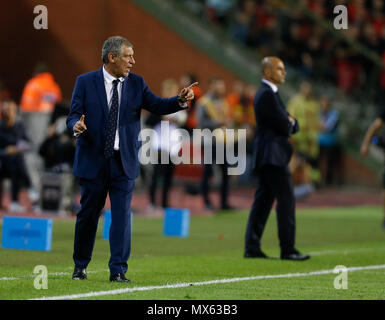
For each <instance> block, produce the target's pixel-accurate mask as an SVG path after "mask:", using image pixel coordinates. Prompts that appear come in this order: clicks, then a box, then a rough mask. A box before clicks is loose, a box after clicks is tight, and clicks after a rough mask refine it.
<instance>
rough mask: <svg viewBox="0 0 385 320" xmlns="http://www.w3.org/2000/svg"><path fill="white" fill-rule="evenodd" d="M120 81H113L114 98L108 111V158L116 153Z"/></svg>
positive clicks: (105, 147) (106, 151)
mask: <svg viewBox="0 0 385 320" xmlns="http://www.w3.org/2000/svg"><path fill="white" fill-rule="evenodd" d="M118 83H119V80H114V81H112V85H113V88H112V98H111V107H110V112H109V113H108V125H107V136H106V143H105V145H104V156H105V157H106V158H107V159H108V158H111V157H112V156H113V154H114V143H115V134H116V127H117V125H118V109H119V96H118Z"/></svg>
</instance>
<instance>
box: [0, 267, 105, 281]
mask: <svg viewBox="0 0 385 320" xmlns="http://www.w3.org/2000/svg"><path fill="white" fill-rule="evenodd" d="M107 271H110V270H109V269H104V270H91V271H88V270H87V274H89V273H98V272H107ZM48 275H49V276H69V275H72V272H52V273H48ZM35 277H36V275H34V274H29V275H26V276H20V277H3V278H0V281H1V280H21V279H28V278H35Z"/></svg>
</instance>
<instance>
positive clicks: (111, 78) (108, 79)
mask: <svg viewBox="0 0 385 320" xmlns="http://www.w3.org/2000/svg"><path fill="white" fill-rule="evenodd" d="M103 77H104V86H105V88H106V95H107V105H108V110H110V108H111V102H112V93H113V84H112V81H114V80H116V79H118V78H115V77H114V76H112V75H110V74H109V73H108V72H107V70H106V69H105V68H104V66H103ZM118 80H119V81H120V82H119V83H118V88H117V89H118V101H119V109H118V124H117V126H116V133H115V141H114V150H119V113H120V99H121V96H122V86H123V81H124V78H123V77H120V78H119V79H118Z"/></svg>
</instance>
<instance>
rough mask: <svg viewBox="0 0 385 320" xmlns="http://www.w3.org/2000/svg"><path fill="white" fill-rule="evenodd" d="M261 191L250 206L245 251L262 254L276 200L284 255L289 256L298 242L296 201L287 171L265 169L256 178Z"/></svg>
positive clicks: (283, 169)
mask: <svg viewBox="0 0 385 320" xmlns="http://www.w3.org/2000/svg"><path fill="white" fill-rule="evenodd" d="M257 183H258V188H257V191H256V192H255V195H254V202H253V205H252V206H251V210H250V215H249V221H248V224H247V229H246V237H245V240H246V241H245V242H246V243H245V247H246V248H245V249H246V251H249V252H253V251H257V250H260V246H261V237H262V234H263V230H264V228H265V225H266V221H267V218H268V217H269V213H270V211H271V209H272V206H273V203H274V200H277V207H276V211H277V223H278V236H279V241H280V247H281V253H289V252H290V251H291V250H292V249H294V242H295V198H294V193H293V185H292V180H291V176H290V172H289V169H288V168H287V167H277V166H268V165H266V166H263V167H262V168H260V170H259V172H258V176H257Z"/></svg>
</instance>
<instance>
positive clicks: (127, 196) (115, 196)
mask: <svg viewBox="0 0 385 320" xmlns="http://www.w3.org/2000/svg"><path fill="white" fill-rule="evenodd" d="M79 182H80V186H81V199H80V205H81V209H80V211H79V212H78V214H77V217H76V225H75V241H74V253H73V259H74V262H75V267H77V268H86V267H87V266H88V264H89V262H90V261H91V256H92V251H93V248H94V243H95V236H96V231H97V227H98V220H99V216H100V214H101V211H102V209H103V208H104V204H105V201H106V197H107V193H109V196H110V201H111V227H110V234H109V241H110V253H111V256H110V261H109V263H108V266H109V268H110V272H111V274H117V273H126V271H127V260H128V258H129V256H130V253H131V209H130V205H131V199H132V191H133V189H134V184H135V180H132V179H129V178H128V177H127V176H126V175H125V173H124V170H123V167H122V161H121V158H120V153H119V152H115V153H114V156H113V157H112V158H110V159H108V160H106V165H105V166H104V167H103V169H102V170H101V171H100V172H99V174H98V176H97V177H96V178H95V179H83V178H80V179H79Z"/></svg>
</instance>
